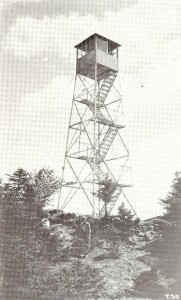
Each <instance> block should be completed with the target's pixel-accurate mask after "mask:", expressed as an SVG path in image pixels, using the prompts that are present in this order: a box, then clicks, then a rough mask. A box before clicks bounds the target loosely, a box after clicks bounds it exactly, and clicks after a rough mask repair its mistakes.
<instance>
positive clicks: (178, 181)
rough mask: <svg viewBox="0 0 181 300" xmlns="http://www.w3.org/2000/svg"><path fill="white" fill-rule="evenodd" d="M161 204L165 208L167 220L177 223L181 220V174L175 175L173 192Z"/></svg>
mask: <svg viewBox="0 0 181 300" xmlns="http://www.w3.org/2000/svg"><path fill="white" fill-rule="evenodd" d="M161 204H162V205H163V206H164V210H165V218H166V219H167V220H170V221H175V222H179V221H180V220H181V217H180V216H181V172H176V173H175V178H174V180H173V184H172V189H171V192H169V193H168V195H167V197H166V199H163V200H161Z"/></svg>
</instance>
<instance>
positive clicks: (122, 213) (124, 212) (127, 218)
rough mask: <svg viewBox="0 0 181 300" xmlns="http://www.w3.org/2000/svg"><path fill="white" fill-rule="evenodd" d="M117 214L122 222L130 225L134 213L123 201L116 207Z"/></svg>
mask: <svg viewBox="0 0 181 300" xmlns="http://www.w3.org/2000/svg"><path fill="white" fill-rule="evenodd" d="M118 215H119V217H120V220H121V222H122V223H124V224H127V225H130V224H132V223H133V218H134V214H132V213H131V210H130V209H128V208H126V207H125V204H124V202H122V204H121V205H120V206H119V207H118Z"/></svg>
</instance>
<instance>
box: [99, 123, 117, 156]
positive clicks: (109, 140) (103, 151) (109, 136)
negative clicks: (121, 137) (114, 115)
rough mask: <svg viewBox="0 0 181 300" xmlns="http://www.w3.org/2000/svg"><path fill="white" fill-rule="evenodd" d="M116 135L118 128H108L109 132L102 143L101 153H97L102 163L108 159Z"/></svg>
mask: <svg viewBox="0 0 181 300" xmlns="http://www.w3.org/2000/svg"><path fill="white" fill-rule="evenodd" d="M116 134H117V128H115V127H109V128H108V130H107V132H106V134H105V136H104V138H103V140H102V143H101V144H100V147H99V152H98V153H97V156H98V158H99V160H100V161H102V160H104V158H105V157H106V154H107V153H108V151H109V148H110V146H111V144H112V142H113V140H114V138H115V136H116Z"/></svg>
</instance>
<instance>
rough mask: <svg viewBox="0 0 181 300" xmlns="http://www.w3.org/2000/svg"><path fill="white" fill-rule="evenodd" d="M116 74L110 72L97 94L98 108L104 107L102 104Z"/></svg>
mask: <svg viewBox="0 0 181 300" xmlns="http://www.w3.org/2000/svg"><path fill="white" fill-rule="evenodd" d="M116 76H117V73H115V72H112V71H110V72H109V75H108V77H106V78H105V79H104V81H103V83H102V85H101V87H100V89H99V91H98V93H97V100H98V101H97V102H98V103H99V106H104V102H105V100H106V98H107V96H108V94H109V91H110V89H111V87H112V85H113V83H114V81H115V79H116Z"/></svg>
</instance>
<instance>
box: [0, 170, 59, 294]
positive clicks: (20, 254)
mask: <svg viewBox="0 0 181 300" xmlns="http://www.w3.org/2000/svg"><path fill="white" fill-rule="evenodd" d="M42 173H43V174H45V178H46V179H47V180H46V182H45V179H44V178H42V177H41V176H39V175H40V174H42ZM57 188H58V180H57V178H56V177H55V176H54V175H53V172H52V171H50V170H45V169H42V170H40V171H39V172H38V173H35V174H30V173H28V172H26V171H25V170H23V169H22V168H19V169H18V170H16V171H15V172H14V173H13V174H12V175H9V182H8V183H7V184H5V186H4V187H3V188H2V189H1V194H0V203H1V212H2V217H1V228H2V234H1V239H2V241H3V266H2V269H3V280H4V283H3V285H4V287H5V289H6V291H9V293H11V295H10V296H8V295H6V296H7V297H10V299H11V297H12V293H13V291H15V292H16V293H17V290H18V287H20V286H23V285H26V284H27V282H28V278H29V276H30V273H31V272H30V269H29V263H30V262H31V261H32V260H33V258H34V257H36V256H37V255H38V253H39V252H40V248H41V246H42V243H43V240H44V239H45V235H47V234H48V233H46V234H45V231H47V230H46V229H45V228H44V227H43V223H42V218H43V217H44V215H45V212H44V206H45V204H46V203H47V202H48V201H49V199H48V197H50V196H51V195H52V194H53V193H54V192H55V191H56V190H57ZM12 274H14V276H12Z"/></svg>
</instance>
